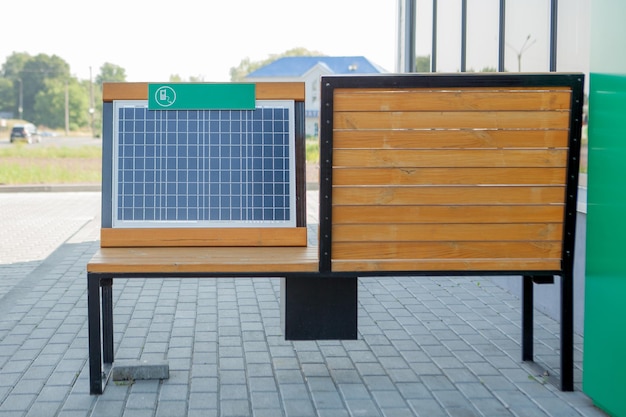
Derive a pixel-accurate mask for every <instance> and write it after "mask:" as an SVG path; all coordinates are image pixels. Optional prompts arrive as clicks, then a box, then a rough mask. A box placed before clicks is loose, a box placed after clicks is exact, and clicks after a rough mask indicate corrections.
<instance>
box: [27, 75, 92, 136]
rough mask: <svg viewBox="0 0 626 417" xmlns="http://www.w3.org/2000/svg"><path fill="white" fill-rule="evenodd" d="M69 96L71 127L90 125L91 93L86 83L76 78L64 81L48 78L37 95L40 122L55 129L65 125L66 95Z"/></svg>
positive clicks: (73, 128)
mask: <svg viewBox="0 0 626 417" xmlns="http://www.w3.org/2000/svg"><path fill="white" fill-rule="evenodd" d="M66 92H67V97H68V106H67V109H68V116H69V129H70V130H78V129H80V128H84V127H87V126H88V125H89V94H88V92H87V91H86V85H85V83H80V82H78V80H76V79H75V78H72V79H69V80H67V81H63V80H60V79H58V78H57V79H48V80H46V81H45V88H43V89H42V90H41V91H40V92H39V93H38V94H37V96H36V97H35V112H36V113H37V117H38V119H39V124H42V125H45V126H48V127H50V128H53V129H57V128H64V127H65V107H66V106H65V97H66Z"/></svg>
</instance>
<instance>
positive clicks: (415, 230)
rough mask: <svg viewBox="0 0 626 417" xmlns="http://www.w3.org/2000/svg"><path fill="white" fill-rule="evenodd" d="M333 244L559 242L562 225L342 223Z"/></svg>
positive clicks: (337, 229) (336, 230) (335, 227)
mask: <svg viewBox="0 0 626 417" xmlns="http://www.w3.org/2000/svg"><path fill="white" fill-rule="evenodd" d="M332 235H333V242H367V241H374V242H381V243H382V242H389V241H392V242H394V241H395V242H415V241H419V242H444V241H477V240H480V241H485V242H490V241H550V240H551V241H558V240H560V239H561V237H562V236H563V224H562V223H530V224H529V223H518V224H498V223H495V224H474V223H472V224H463V223H461V224H394V223H391V222H389V223H385V224H340V225H334V226H333V228H332Z"/></svg>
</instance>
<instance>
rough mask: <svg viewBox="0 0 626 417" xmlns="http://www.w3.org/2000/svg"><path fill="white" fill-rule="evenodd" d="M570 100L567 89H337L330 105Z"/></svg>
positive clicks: (541, 104)
mask: <svg viewBox="0 0 626 417" xmlns="http://www.w3.org/2000/svg"><path fill="white" fill-rule="evenodd" d="M570 102H571V93H570V91H569V90H568V89H560V90H556V91H546V90H505V89H501V88H495V89H493V90H487V89H449V90H447V89H446V90H433V89H421V88H416V89H402V90H399V91H385V90H382V91H376V90H366V91H364V90H357V91H355V90H353V89H352V90H350V89H337V90H336V91H335V95H334V101H333V108H334V110H335V111H406V110H409V111H415V110H426V111H436V110H445V111H449V110H483V111H486V110H564V109H565V110H567V109H569V107H570Z"/></svg>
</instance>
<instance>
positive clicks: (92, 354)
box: [87, 273, 102, 394]
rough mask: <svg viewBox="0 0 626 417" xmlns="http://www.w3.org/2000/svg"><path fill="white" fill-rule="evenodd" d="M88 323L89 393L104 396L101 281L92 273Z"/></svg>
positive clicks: (88, 281)
mask: <svg viewBox="0 0 626 417" xmlns="http://www.w3.org/2000/svg"><path fill="white" fill-rule="evenodd" d="M87 321H88V326H89V392H90V393H91V394H102V350H101V349H102V345H101V342H102V341H101V338H100V279H99V278H98V277H97V276H93V275H92V274H90V273H87Z"/></svg>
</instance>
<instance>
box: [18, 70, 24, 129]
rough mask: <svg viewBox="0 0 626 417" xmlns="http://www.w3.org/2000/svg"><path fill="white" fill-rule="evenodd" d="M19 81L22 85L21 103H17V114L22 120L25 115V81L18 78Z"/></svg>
mask: <svg viewBox="0 0 626 417" xmlns="http://www.w3.org/2000/svg"><path fill="white" fill-rule="evenodd" d="M17 81H18V82H19V83H20V92H19V102H18V103H17V114H18V116H19V119H20V120H22V117H23V113H24V87H23V81H22V79H21V78H18V79H17Z"/></svg>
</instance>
